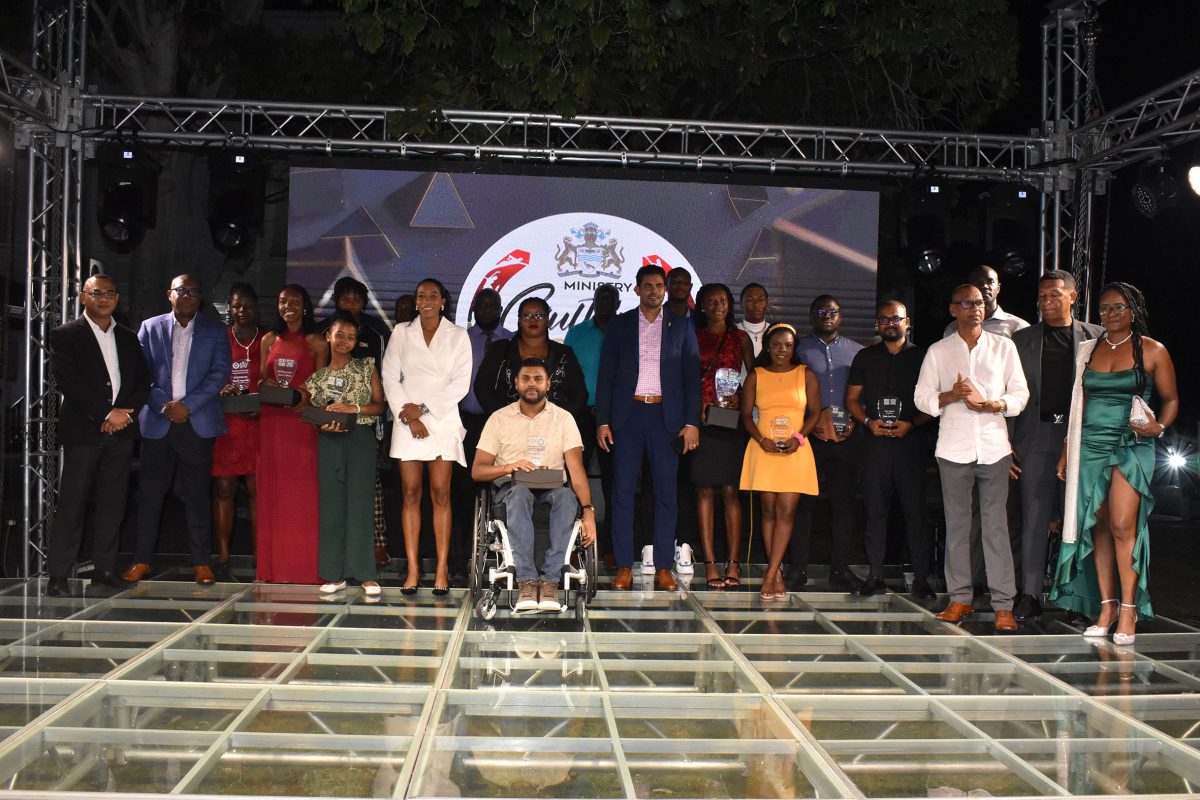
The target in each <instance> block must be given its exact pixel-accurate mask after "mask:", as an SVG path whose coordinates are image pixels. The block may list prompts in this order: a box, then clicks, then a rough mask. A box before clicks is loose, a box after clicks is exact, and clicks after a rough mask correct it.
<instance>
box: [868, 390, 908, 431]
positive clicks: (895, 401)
mask: <svg viewBox="0 0 1200 800" xmlns="http://www.w3.org/2000/svg"><path fill="white" fill-rule="evenodd" d="M903 410H904V404H903V403H902V402H901V401H900V398H899V397H880V398H879V399H878V400H876V401H875V417H876V418H877V419H878V420H879V421H880V422H882V423H883V424H884V425H886V426H887V427H889V428H890V427H892V426H893V425H895V424H896V423H897V422H899V421H900V412H901V411H903Z"/></svg>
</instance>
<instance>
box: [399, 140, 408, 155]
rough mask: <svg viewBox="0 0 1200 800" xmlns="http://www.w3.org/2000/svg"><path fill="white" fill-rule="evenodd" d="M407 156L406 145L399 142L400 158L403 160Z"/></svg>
mask: <svg viewBox="0 0 1200 800" xmlns="http://www.w3.org/2000/svg"><path fill="white" fill-rule="evenodd" d="M407 154H408V143H406V142H401V143H400V157H401V158H404V157H405V156H406V155H407Z"/></svg>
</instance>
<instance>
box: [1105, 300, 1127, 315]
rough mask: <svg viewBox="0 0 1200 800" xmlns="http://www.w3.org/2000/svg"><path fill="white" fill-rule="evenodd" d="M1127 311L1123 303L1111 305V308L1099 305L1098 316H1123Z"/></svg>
mask: <svg viewBox="0 0 1200 800" xmlns="http://www.w3.org/2000/svg"><path fill="white" fill-rule="evenodd" d="M1128 310H1129V306H1127V305H1125V304H1124V303H1113V304H1112V305H1111V306H1110V305H1101V306H1100V316H1102V317H1105V316H1108V315H1109V314H1124V313H1125V312H1126V311H1128Z"/></svg>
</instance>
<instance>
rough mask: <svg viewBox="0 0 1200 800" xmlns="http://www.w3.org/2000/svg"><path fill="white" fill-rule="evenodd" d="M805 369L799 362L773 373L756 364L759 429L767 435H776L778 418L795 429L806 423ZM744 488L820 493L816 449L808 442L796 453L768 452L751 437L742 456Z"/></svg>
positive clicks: (756, 398) (770, 436)
mask: <svg viewBox="0 0 1200 800" xmlns="http://www.w3.org/2000/svg"><path fill="white" fill-rule="evenodd" d="M805 369H806V367H803V366H799V365H798V366H796V367H795V368H794V369H792V370H789V371H788V372H771V371H769V370H767V369H764V368H762V367H755V369H754V375H755V380H756V381H757V388H756V390H755V392H756V397H755V405H756V406H757V407H758V431H759V433H761V434H762V435H763V436H766V437H768V438H775V436H774V435H773V433H772V427H773V423H774V421H775V420H777V419H779V420H781V419H782V418H786V419H787V420H788V423H787V424H788V426H789V427H790V429H791V430H792V431H798V430H800V428H801V427H802V426H803V424H804V407H805V405H806V403H807V398H806V396H805V391H804V370H805ZM775 433H778V431H775ZM741 488H742V489H746V490H751V491H755V492H795V493H798V494H817V463H816V461H814V460H813V453H812V448H811V447H809V445H808V443H807V441H806V442H805V444H804V445H803V446H802V447H801V448H800V449H799V450H797V451H796V452H794V453H790V454H784V453H767V452H765V451H764V450H763V449H762V447H761V446H759V444H758V443H757V442H755V441H754V440H753V439H751V440H750V443H749V444H747V445H746V455H745V457H744V458H743V459H742V481H741Z"/></svg>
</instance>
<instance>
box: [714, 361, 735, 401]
mask: <svg viewBox="0 0 1200 800" xmlns="http://www.w3.org/2000/svg"><path fill="white" fill-rule="evenodd" d="M713 383H714V384H715V385H716V391H717V405H719V406H721V407H722V408H733V407H734V406H733V402H732V401H733V398H734V397H735V396H737V391H738V387H740V386H741V385H742V380H741V375H740V373H739V372H738V371H737V370H736V369H730V368H729V367H721V368H720V369H719V370H717V371H716V374H715V375H714V377H713Z"/></svg>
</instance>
